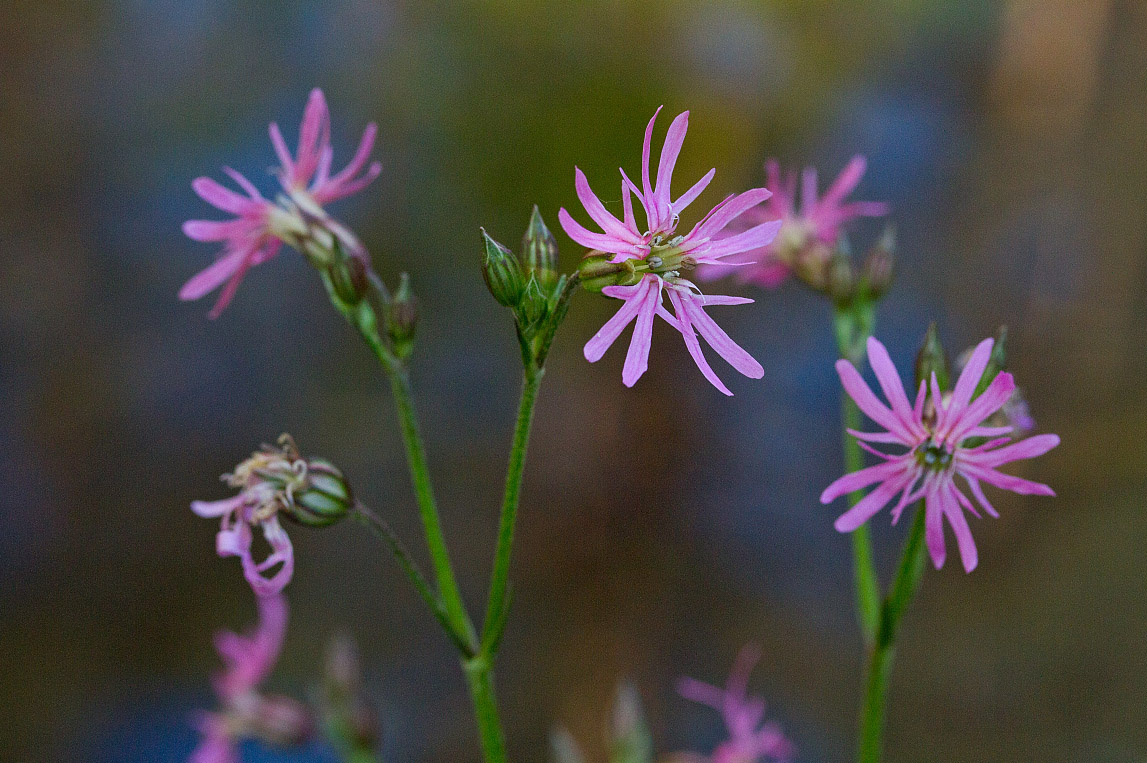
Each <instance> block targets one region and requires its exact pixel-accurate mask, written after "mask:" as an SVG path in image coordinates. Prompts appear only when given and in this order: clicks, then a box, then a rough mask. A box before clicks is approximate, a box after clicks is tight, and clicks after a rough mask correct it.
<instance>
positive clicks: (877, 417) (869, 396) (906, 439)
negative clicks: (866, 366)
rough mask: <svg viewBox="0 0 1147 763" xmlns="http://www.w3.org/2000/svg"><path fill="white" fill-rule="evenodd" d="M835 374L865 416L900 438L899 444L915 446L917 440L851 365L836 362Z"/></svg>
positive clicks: (846, 362) (844, 362)
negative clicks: (838, 376)
mask: <svg viewBox="0 0 1147 763" xmlns="http://www.w3.org/2000/svg"><path fill="white" fill-rule="evenodd" d="M836 372H837V374H839V375H840V383H841V384H842V385H843V386H844V391H845V392H847V393H848V396H849V397H851V398H852V399H853V400H854V401H855V402H856V405H857V407H859V408H860V410H861V411H863V412H864V415H865V416H867V417H868V418H870V419H872V420H873V421H874V422H876V423H877V424H879V425H880V426H882V427H884V428H885V429H886V430H888V431H889V432H891V433H893V434H895V435H897V436H898V437H900V439H901V442H902V443H904V445H906V446H907V447H909V448H911V447H914V446H915V445H916V444H917V438H916V437H915V436H914V435H913V434H912V433H911V432H909V431H908V430H907V429H906V428H905V427H904V425H903V424H901V423H900V420H899V419H898V418H897V417H896V416H895V414H893V413H892V411H891V409H889V408H888V407H887V406H885V405H884V403H882V402H880V400H879V399H878V398H877V397H876V395H875V394H873V392H872V390H871V389H870V388H869V387H868V383H867V382H865V381H864V379H863V378H862V377H861V375H860V372H859V371H857V370H856V368H854V367H853V365H852V364H851V363H849V362H848V361H847V360H844V359H841V360H838V361H836Z"/></svg>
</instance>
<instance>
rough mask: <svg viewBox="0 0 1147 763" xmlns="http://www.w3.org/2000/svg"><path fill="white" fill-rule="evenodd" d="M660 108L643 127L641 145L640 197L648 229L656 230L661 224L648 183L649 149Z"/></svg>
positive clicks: (659, 107)
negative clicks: (647, 217) (643, 133)
mask: <svg viewBox="0 0 1147 763" xmlns="http://www.w3.org/2000/svg"><path fill="white" fill-rule="evenodd" d="M662 108H664V107H662V106H658V107H657V111H655V112H653V118H652V119H650V120H649V124H648V125H646V127H645V142H644V143H643V144H642V146H641V188H642V198H643V199H644V204H645V211H646V212H647V213H648V214H649V230H651V231H652V230H656V229H657V228H658V227H659V226H660V224H661V219H660V218H659V217H658V215H657V202H656V198H655V197H654V195H653V186H652V185H650V183H649V149H650V144H651V143H652V142H653V124H654V123H655V122H656V121H657V115H658V114H660V113H661V109H662Z"/></svg>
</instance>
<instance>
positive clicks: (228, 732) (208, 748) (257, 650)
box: [189, 594, 313, 763]
mask: <svg viewBox="0 0 1147 763" xmlns="http://www.w3.org/2000/svg"><path fill="white" fill-rule="evenodd" d="M257 601H258V605H259V623H258V625H257V626H256V628H255V629H254V630H253V631H252V632H251V633H250V634H248V635H239V634H238V633H231V632H230V631H221V632H219V633H218V634H216V636H215V649H216V651H218V652H219V656H220V657H222V658H223V663H224V670H223V671H222V672H221V673H219V674H218V675H217V676H216V677H215V680H214V681H213V684H214V686H215V694H216V695H217V696H218V699H219V704H220V707H219V709H218V710H216V711H214V712H201V713H198V714H197V716H196V718H195V725H196V727H197V728H198V729H199V732H200V734H201V739H200V742H199V745H198V746H197V747H196V748H195V751H194V752H192V754H191V757H190V759H189V760H190V763H238V761H239V743H240V742H241V741H242V740H243V739H245V738H248V737H257V738H260V739H263V740H264V741H267V742H270V743H272V744H279V745H290V744H297V743H300V742H302V741H303V740H304V739H305V738H306V737H307V736H308V735H309V733H310V731H311V728H312V726H313V722H312V720H311V716H310V713H309V712H308V711H307V709H306V708H305V707H304V706H303V705H302V704H300V703H299V702H297V701H295V700H293V699H291V698H290V697H285V696H281V695H274V694H264V693H262V692H261V691H260V690H259V687H260V685H261V684H262V683H263V681H264V680H266V678H267V676H268V675H270V673H271V671H272V670H273V669H274V667H275V663H276V662H278V660H279V652H280V651H281V650H282V647H283V636H284V634H285V633H286V629H287V600H286V598H285V597H284V596H283V595H282V594H270V595H268V596H258V597H257Z"/></svg>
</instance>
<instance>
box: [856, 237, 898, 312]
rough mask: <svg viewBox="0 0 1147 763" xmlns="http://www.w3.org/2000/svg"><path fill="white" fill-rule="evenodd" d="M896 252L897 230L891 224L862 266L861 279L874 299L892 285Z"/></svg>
mask: <svg viewBox="0 0 1147 763" xmlns="http://www.w3.org/2000/svg"><path fill="white" fill-rule="evenodd" d="M895 253H896V230H895V229H894V228H893V227H892V226H891V225H889V226H888V227H887V228H885V229H884V234H883V235H882V236H881V237H880V240H879V241H877V242H876V245H875V246H873V247H872V249H871V250H869V252H868V256H867V257H866V258H865V260H864V265H862V266H861V275H860V277H861V281H862V282H863V284H864V288H865V290H866V291H867V292H868V294H869V295H870V296H871V297H872V298H873V299H879V298H880V297H882V296H883V295H884V293H885V292H887V291H888V287H889V286H891V285H892V276H893V270H894V264H895Z"/></svg>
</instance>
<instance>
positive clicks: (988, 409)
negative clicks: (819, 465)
mask: <svg viewBox="0 0 1147 763" xmlns="http://www.w3.org/2000/svg"><path fill="white" fill-rule="evenodd" d="M993 343H994V342H993V340H992V339H985V340H984V341H982V342H980V344H978V345H977V346H976V349H975V350H974V351H973V352H972V355H971V357H970V358H969V359H968V363H967V365H966V366H965V367H964V370H963V372H962V373H961V374H960V378H959V379H958V380H957V381H956V386H955V387H954V389H953V390H952V393H951V395H949V396H945V395H943V394H942V392H941V390H940V385H939V383H938V381H937V378H936V374H935V373H934V372H933V373H932V374H931V378H930V380H922V381H921V383H920V389H919V392H918V393H917V395H916V401H915V405H909V402H908V396H907V394H906V393H905V391H904V386H903V385H902V384H901V382H900V377H899V376H898V375H897V373H896V367H895V366H894V365H893V364H892V360H891V359H890V358H889V357H888V351H887V350H886V349H885V348H884V345H883V344H881V343H880V342H879V341H877V340H876V339H874V338H869V340H868V358H869V362H870V363H871V364H872V370H873V371H874V372H875V373H876V379H877V381H878V382H879V383H880V388H881V389H882V390H883V391H884V395H885V397H886V398H888V402H889V404H890V405H891V408H889V407H888V406H886V405H884V404H883V403H882V402H880V400H879V399H878V398H877V397H876V395H875V394H873V392H872V390H871V389H870V388H869V387H868V385H867V384H866V383H865V382H864V379H862V378H861V376H860V372H859V371H857V370H856V368H855V367H853V365H852V364H851V363H849V362H848V361H847V360H839V361H837V363H836V370H837V373H839V374H840V379H841V383H842V384H843V385H844V389H845V391H846V392H847V393H848V394H849V396H850V397H852V399H853V400H855V401H856V404H857V406H859V407H860V410H862V411H864V413H865V415H867V416H868V418H870V419H872V421H874V422H875V423H876V424H878V425H879V426H881V427H883V428H884V429H885V430H886V431H884V432H875V433H869V432H857V431H854V430H849V433H850V434H852V435H853V436H854V437H856V438H857V439H858V440H861V441H862V442H861V446H862V447H863V448H864V449H865V450H868V451H870V452H872V453H874V454H875V455H877V456H879V457H880V458H882V459H884V463H881V464H878V465H876V466H870V467H868V468H866V469H861V470H860V471H858V472H853V473H852V474H847V475H845V476H843V477H841V478H840V479H838V480H836V481H835V482H833V483H832V484H831V485H829V486H828V488H827V489H825V491H824V492H823V493H822V494H821V497H820V500H821V502H822V503H829V502H831V501H832V500H833V499H835V498H837V497H838V496H841V495H845V494H846V493H851V492H853V491H854V490H859V489H861V488H863V487H866V486H868V485H872V484H875V483H879V484H877V487H876V488H875V489H874V490H873V491H872V492H870V493H869V494H868V495H867V496H865V497H864V498H863V499H862V500H861V501H860V502H859V503H857V504H856V506H854V507H852V508H851V509H849V510H848V511H847V512H845V513H844V514H842V515H841V516H840V518H838V519H837V520H836V529H837V530H839V531H841V532H851V531H852V530H855V529H856V528H857V527H859V526H860V525H862V524H864V523H865V522H867V521H868V519H869V518H870V517H872V516H873V515H874V514H875V513H876V512H878V511H880V509H882V508H883V507H884V506H885V505H886V504H888V502H889V501H891V500H892V499H893V498H894V497H896V495H897V494H899V495H900V499H899V500H898V501H897V503H896V505H895V506H894V507H893V509H892V521H893V522H896V521H897V520H898V519H899V518H900V514H901V512H902V511H903V510H904V508H905V507H906V506H908V505H909V504H910V503H912V502H913V501H915V500H917V499H919V498H921V497H922V498H924V502H925V507H924V511H925V522H926V525H925V527H926V533H925V539H926V541H927V545H928V551H929V553H930V554H931V556H932V562H933V563H934V564H935V565H936V567H937V569H938V568H940V567H941V566H943V564H944V558H945V554H946V551H945V548H944V528H943V519H944V518H946V519H947V520H948V524H949V525H951V527H952V531H953V533H954V534H955V536H956V543H957V545H958V547H959V549H960V557H961V559H962V560H963V562H964V569H965V570H966V571H968V572H971V571H972V570H973V569H975V567H976V562H977V555H976V544H975V541H974V540H973V539H972V531H971V529H970V528H969V527H968V521H967V518H966V517H965V516H964V510H965V509H967V510H968V511H970V512H971V513H972V514H973V515H974V516H976V517H979V516H980V515H979V512H978V511H977V510H976V505H975V504H973V503H972V501H971V500H969V499H968V497H967V496H965V495H964V493H963V492H961V491H960V489H959V488H958V487H957V486H956V481H955V478H956V475H957V474H958V475H960V476H961V477H962V478H963V479H964V481H965V482H966V483H967V485H968V489H969V490H970V491H971V493H972V496H973V497H974V498H975V499H976V501H977V502H978V503H979V504H980V505H981V506H983V508H984V510H985V511H987V513H988V514H989V515H991V516H993V517H998V516H999V514H997V513H996V510H995V509H994V508H993V507H992V505H991V503H989V502H988V499H987V497H986V496H985V495H984V491H983V487H982V485H981V483H983V482H986V483H988V484H990V485H995V486H996V487H999V488H1003V489H1004V490H1011V491H1013V492H1016V493H1020V494H1021V495H1055V492H1054V491H1052V489H1051V488H1050V487H1048V486H1047V485H1043V484H1040V483H1038V482H1031V481H1029V480H1025V479H1021V478H1019V477H1012V476H1010V475H1007V474H1003V473H1002V472H999V471H997V470H996V468H997V467H999V466H1002V465H1003V464H1006V463H1008V462H1011V461H1018V460H1020V459H1025V458H1034V457H1035V456H1041V455H1043V454H1044V453H1047V452H1048V451H1049V450H1051V449H1052V448H1054V447H1055V446H1057V445H1059V437H1058V436H1056V435H1054V434H1044V435H1037V436H1035V437H1029V438H1027V439H1026V440H1021V441H1020V442H1016V443H1012V444H1011V445H1007V444H1006V443H1008V442H1010V441H1011V439H1012V438H1011V437H1006V436H1002V435H1007V434H1009V433H1010V432H1012V431H1013V427H1012V426H984V422H985V421H986V420H987V419H989V418H990V417H991V416H992V415H993V414H994V413H996V412H997V411H998V410H1000V408H1001V407H1002V406H1003V405H1004V404H1005V403H1006V402H1007V401H1008V400H1009V399H1010V398H1011V396H1012V393H1013V392H1014V391H1015V388H1016V385H1015V381H1014V380H1013V379H1012V375H1011V374H1009V373H1007V372H1000V373H999V374H997V375H996V377H995V378H994V379H993V380H992V382H991V384H989V385H988V386H987V388H986V389H985V390H984V391H983V393H982V394H980V395H979V397H976V398H975V399H974V400H973V394H974V392H975V390H976V387H977V386H978V385H979V383H980V379H981V378H982V377H983V374H984V370H985V369H986V368H987V366H988V360H989V358H990V356H991V354H992V345H993ZM929 389H930V391H931V399H930V400H929V399H928V392H929ZM925 402H929V403H930V405H929V406H928V409H927V410H926V408H925ZM977 438H992V439H988V441H987V442H983V444H976V443H978V442H980V440H979V439H977ZM866 442H874V443H887V444H893V445H902V446H904V447H905V448H907V449H908V450H907V451H906V452H904V453H901V454H898V455H889V454H886V453H881V452H879V451H877V450H875V449H874V448H872V447H870V446H868V445H867V444H866Z"/></svg>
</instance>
